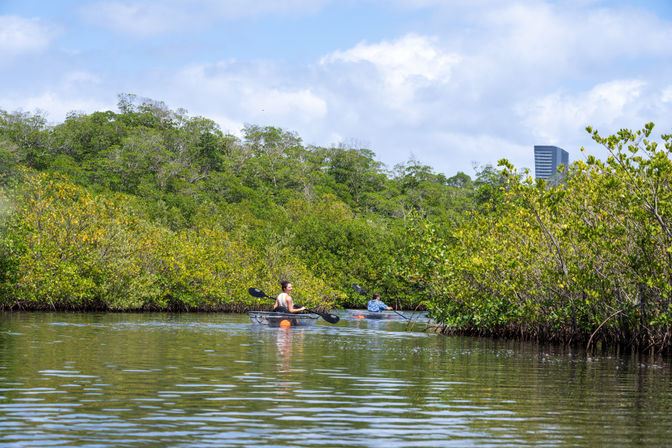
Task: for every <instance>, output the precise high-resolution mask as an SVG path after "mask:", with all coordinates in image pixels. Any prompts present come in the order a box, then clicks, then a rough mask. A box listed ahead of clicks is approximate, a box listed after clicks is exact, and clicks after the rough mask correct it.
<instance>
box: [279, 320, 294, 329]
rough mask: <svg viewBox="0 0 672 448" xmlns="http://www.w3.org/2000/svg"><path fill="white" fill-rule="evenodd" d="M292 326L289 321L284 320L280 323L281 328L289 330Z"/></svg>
mask: <svg viewBox="0 0 672 448" xmlns="http://www.w3.org/2000/svg"><path fill="white" fill-rule="evenodd" d="M291 326H292V323H291V322H290V321H288V320H287V319H283V320H281V321H280V328H289V327H291Z"/></svg>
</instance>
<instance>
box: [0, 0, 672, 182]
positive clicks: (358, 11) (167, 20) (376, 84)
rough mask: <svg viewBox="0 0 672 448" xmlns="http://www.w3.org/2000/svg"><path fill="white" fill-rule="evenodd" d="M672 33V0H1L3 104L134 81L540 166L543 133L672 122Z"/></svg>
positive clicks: (230, 127) (112, 90) (574, 151)
mask: <svg viewBox="0 0 672 448" xmlns="http://www.w3.org/2000/svg"><path fill="white" fill-rule="evenodd" d="M671 43H672V2H670V1H669V0H649V1H622V0H621V1H618V0H611V1H606V0H565V1H560V0H556V1H551V0H519V1H515V0H334V1H331V0H219V1H216V0H179V1H178V0H59V1H51V0H43V1H36V0H0V109H2V110H5V111H7V112H15V111H22V112H30V113H35V112H40V113H43V114H45V115H46V117H47V119H48V121H49V122H50V123H51V124H57V123H60V122H62V121H63V120H64V119H65V117H66V115H67V114H68V113H70V112H81V113H91V112H94V111H101V110H113V111H117V110H118V109H117V102H118V95H119V94H135V95H137V96H139V97H144V98H150V99H153V100H157V101H162V102H164V103H165V104H166V105H167V106H168V107H169V108H171V109H174V110H176V109H179V108H182V109H186V110H187V111H188V115H190V116H202V117H206V118H210V119H212V120H214V121H215V122H217V123H218V124H219V125H220V127H221V129H222V131H223V132H225V133H231V134H234V135H238V136H240V135H241V129H242V128H243V126H245V125H246V124H253V125H261V126H267V125H268V126H275V127H280V128H282V129H285V130H287V131H292V132H295V133H296V134H298V136H299V137H301V138H302V140H303V142H304V144H306V145H317V146H332V145H343V146H345V147H352V148H367V149H370V150H372V151H373V152H374V153H375V155H376V159H377V160H379V161H381V162H383V163H384V164H385V166H386V167H387V168H388V169H393V168H394V166H395V165H396V164H402V163H407V162H409V161H410V160H414V161H417V162H420V163H422V164H426V165H429V166H431V167H432V168H433V169H434V171H435V172H437V173H443V174H446V175H447V176H452V175H454V174H456V173H457V172H458V171H462V172H464V173H467V174H469V175H470V176H472V177H473V176H474V175H475V173H476V172H477V171H478V170H479V169H481V168H482V167H483V166H485V165H487V164H492V165H496V163H497V161H498V160H499V159H501V158H506V159H508V160H509V161H510V162H511V163H513V164H514V165H515V166H516V167H517V168H520V169H522V168H530V170H531V173H532V174H533V168H534V155H533V147H534V145H556V146H559V147H561V148H563V149H565V150H566V151H567V152H569V157H570V162H571V161H573V160H577V159H580V158H585V157H586V154H593V155H596V156H597V157H600V158H604V157H605V156H606V151H605V150H604V149H603V148H600V147H598V146H597V145H596V144H595V143H593V142H592V140H591V139H590V136H589V135H588V133H587V132H586V131H585V128H586V126H589V125H590V126H592V127H593V128H596V129H598V130H599V131H600V133H602V134H604V135H609V134H613V133H615V132H617V131H618V130H619V129H622V128H628V129H641V128H642V127H643V126H644V124H645V123H648V122H654V123H655V124H656V128H655V131H654V134H655V135H660V134H661V133H670V128H671V127H672V123H670V120H671V118H672V44H671ZM582 147H585V148H586V152H585V153H582V152H581V151H580V149H581V148H582Z"/></svg>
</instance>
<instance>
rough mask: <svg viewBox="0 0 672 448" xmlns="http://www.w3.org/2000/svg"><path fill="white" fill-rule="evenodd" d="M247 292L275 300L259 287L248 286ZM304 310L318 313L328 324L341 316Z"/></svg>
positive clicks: (336, 320)
mask: <svg viewBox="0 0 672 448" xmlns="http://www.w3.org/2000/svg"><path fill="white" fill-rule="evenodd" d="M247 292H249V293H250V295H251V296H253V297H258V298H266V299H271V300H275V298H273V297H271V296H269V295H267V294H266V293H265V292H264V291H262V290H261V289H259V288H250V289H248V290H247ZM306 311H308V312H309V313H313V314H317V315H319V316H320V317H321V318H322V319H324V320H325V321H327V322H329V323H330V324H335V323H337V322H338V321H339V320H341V318H340V317H338V316H337V315H335V314H330V313H320V312H319V311H316V310H309V309H306Z"/></svg>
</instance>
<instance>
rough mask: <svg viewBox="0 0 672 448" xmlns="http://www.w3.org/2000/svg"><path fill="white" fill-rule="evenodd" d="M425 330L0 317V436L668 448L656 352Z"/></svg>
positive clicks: (46, 441)
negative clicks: (593, 349) (597, 350)
mask: <svg viewBox="0 0 672 448" xmlns="http://www.w3.org/2000/svg"><path fill="white" fill-rule="evenodd" d="M423 327H424V324H423V323H422V321H421V320H417V321H415V325H414V327H413V328H410V327H409V325H408V324H407V321H405V320H402V319H397V320H385V321H374V320H364V319H354V318H351V317H349V315H347V314H344V315H343V317H342V320H341V321H340V322H339V323H338V324H336V325H330V324H327V323H326V322H324V321H322V320H321V319H320V321H319V323H318V324H317V325H316V326H314V327H310V328H267V327H263V326H259V325H252V324H251V323H250V320H249V318H248V316H247V315H240V314H66V313H14V314H0V446H3V447H41V446H44V447H47V446H49V447H53V446H91V447H105V446H115V447H139V446H143V447H144V446H157V447H158V446H170V447H201V446H231V447H235V446H244V447H256V446H264V447H269V446H276V447H285V446H297V447H337V446H339V447H385V448H393V447H453V446H455V447H468V446H478V447H488V446H549V447H565V446H585V447H588V446H590V447H593V446H637V447H639V446H647V447H648V446H672V435H671V433H670V429H671V428H672V375H671V367H670V363H669V361H668V360H666V359H662V358H660V357H656V356H653V355H650V356H644V355H633V354H627V355H623V354H606V353H603V354H598V355H593V356H592V357H589V356H586V355H585V353H582V351H580V350H569V349H563V348H558V347H549V346H543V347H540V346H538V345H536V344H533V343H521V342H512V341H502V340H491V339H478V338H464V337H446V336H442V335H437V334H434V333H430V332H423V331H420V330H421V329H422V328H423Z"/></svg>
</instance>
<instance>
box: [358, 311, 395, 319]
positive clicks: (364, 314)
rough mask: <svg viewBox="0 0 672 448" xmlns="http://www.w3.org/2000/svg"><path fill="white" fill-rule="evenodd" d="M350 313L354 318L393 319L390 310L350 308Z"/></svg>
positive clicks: (393, 315)
mask: <svg viewBox="0 0 672 448" xmlns="http://www.w3.org/2000/svg"><path fill="white" fill-rule="evenodd" d="M350 315H351V316H352V317H354V318H355V319H394V318H395V316H398V314H395V313H393V312H391V311H377V312H376V311H367V310H350Z"/></svg>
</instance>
